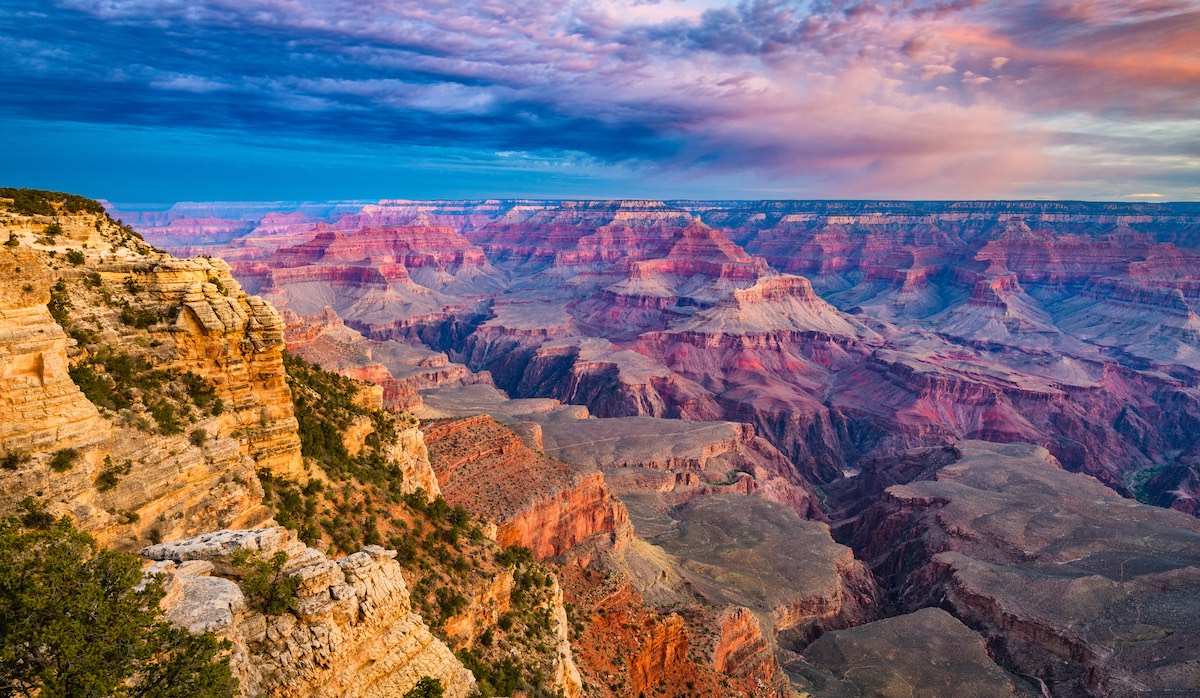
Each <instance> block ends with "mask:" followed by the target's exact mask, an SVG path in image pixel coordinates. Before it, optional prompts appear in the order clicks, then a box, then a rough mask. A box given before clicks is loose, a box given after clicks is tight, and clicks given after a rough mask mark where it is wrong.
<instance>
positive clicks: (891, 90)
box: [0, 0, 1200, 202]
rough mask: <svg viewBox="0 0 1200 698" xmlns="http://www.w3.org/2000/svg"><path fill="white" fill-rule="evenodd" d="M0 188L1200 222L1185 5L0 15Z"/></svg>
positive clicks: (240, 8) (700, 4)
mask: <svg viewBox="0 0 1200 698" xmlns="http://www.w3.org/2000/svg"><path fill="white" fill-rule="evenodd" d="M0 66H3V68H2V69H0V129H2V131H0V133H3V134H4V136H3V137H0V186H31V187H39V188H51V189H59V190H68V191H73V192H78V193H82V194H86V195H90V196H94V197H97V198H104V199H108V200H111V201H118V202H170V201H179V200H193V201H203V200H230V201H236V200H281V199H283V200H328V199H370V198H484V197H502V198H506V197H529V198H559V197H581V198H582V197H593V198H611V197H637V198H675V199H678V198H738V199H788V198H791V199H807V198H824V199H830V198H833V199H838V198H849V199H862V198H896V199H964V198H977V199H992V198H1060V199H1062V198H1069V199H1096V200H1118V201H1122V200H1123V201H1171V200H1200V0H1187V1H1181V0H1125V1H1123V2H1118V1H1115V0H1111V1H1110V0H1029V1H1026V2H986V1H982V0H897V1H896V2H840V1H837V0H828V1H816V0H811V1H810V0H741V1H740V2H733V1H729V0H511V1H508V2H505V1H502V0H412V1H403V0H0Z"/></svg>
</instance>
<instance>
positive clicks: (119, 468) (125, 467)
mask: <svg viewBox="0 0 1200 698" xmlns="http://www.w3.org/2000/svg"><path fill="white" fill-rule="evenodd" d="M131 470H133V461H131V460H129V459H128V458H126V459H125V462H124V463H122V464H121V465H113V462H112V457H111V456H105V457H104V469H103V470H101V471H100V474H99V475H97V476H96V488H97V489H99V490H100V491H101V492H107V491H109V490H111V489H112V488H114V487H116V486H117V484H118V483H119V482H120V481H121V476H122V475H128V474H129V472H130V471H131Z"/></svg>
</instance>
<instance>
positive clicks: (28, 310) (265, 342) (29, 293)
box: [0, 213, 303, 548]
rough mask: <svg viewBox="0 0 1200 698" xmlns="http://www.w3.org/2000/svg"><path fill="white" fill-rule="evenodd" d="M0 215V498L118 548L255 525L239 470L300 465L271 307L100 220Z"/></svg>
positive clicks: (206, 265)
mask: <svg viewBox="0 0 1200 698" xmlns="http://www.w3.org/2000/svg"><path fill="white" fill-rule="evenodd" d="M49 220H56V221H58V224H59V225H60V227H61V228H62V230H63V232H62V233H59V234H57V235H54V236H47V235H44V234H41V231H42V229H43V227H45V226H46V225H48V222H49ZM3 223H4V226H5V229H6V230H7V231H8V232H9V234H10V235H11V236H12V238H13V239H14V240H15V241H17V243H18V244H17V245H15V246H6V247H5V248H4V250H3V251H0V259H2V264H3V265H4V267H5V270H6V272H7V273H6V274H5V275H4V278H3V280H2V281H0V285H2V287H3V291H2V292H0V298H2V302H3V303H4V306H5V307H4V308H3V309H2V310H0V313H3V315H2V316H0V323H2V329H0V333H2V336H0V345H2V348H0V351H3V352H5V353H6V354H8V356H9V357H10V360H7V361H5V362H4V376H3V380H2V382H0V393H3V395H4V397H3V400H2V401H0V405H3V409H4V410H6V413H5V415H4V420H3V424H4V427H3V431H2V432H0V451H3V452H4V453H6V454H9V455H10V457H11V461H12V465H13V467H12V468H6V469H5V470H4V471H2V472H0V479H2V480H4V482H5V487H4V488H3V494H2V495H0V501H2V503H3V504H4V505H5V506H6V507H11V506H12V505H13V504H14V503H15V502H16V501H19V500H20V499H21V498H23V497H25V496H29V495H33V496H36V497H40V498H44V499H46V500H47V501H48V502H49V503H50V504H51V505H52V507H53V508H58V509H59V510H60V511H65V512H69V513H71V515H72V516H73V517H74V518H75V519H76V520H77V521H78V522H79V525H80V526H81V527H83V528H84V529H85V530H88V531H90V532H92V533H94V534H95V535H96V536H97V537H98V538H99V539H100V540H102V541H104V542H107V543H110V544H112V545H115V546H118V547H124V548H130V547H135V546H137V545H138V544H139V542H141V543H142V544H144V541H146V540H148V539H154V538H169V537H179V536H181V535H191V534H194V533H198V532H201V531H204V530H210V529H212V528H219V527H223V526H239V525H240V526H246V525H255V524H258V523H262V522H265V521H266V520H267V519H268V518H269V513H268V512H267V511H266V510H265V509H264V508H263V507H261V506H260V499H261V489H260V488H259V487H258V484H257V481H256V478H255V477H254V471H255V470H256V469H259V468H262V469H267V470H270V471H272V472H277V473H281V474H287V475H290V476H297V477H298V476H302V474H303V468H302V463H301V457H300V442H299V439H298V437H297V434H296V420H295V418H294V416H293V411H292V402H291V396H290V393H289V390H288V387H287V382H286V379H285V377H284V374H283V365H282V360H281V349H282V346H283V333H282V329H283V325H282V322H281V321H280V319H279V316H278V315H277V314H276V313H275V312H274V310H273V309H272V308H271V307H270V306H269V305H267V304H266V303H263V302H262V301H261V300H259V299H257V298H254V297H252V296H247V295H246V294H245V293H244V292H242V291H241V290H240V288H239V286H238V284H237V282H236V281H235V280H234V279H233V278H232V276H231V275H230V272H229V268H228V266H227V265H225V264H223V263H221V262H219V261H211V260H204V259H199V260H177V259H174V258H172V257H170V256H168V255H166V254H163V253H159V252H157V251H155V250H153V249H152V248H150V247H149V246H147V245H146V244H145V243H143V242H142V241H141V240H140V239H139V238H137V237H136V235H135V234H133V233H132V232H131V231H129V230H128V229H126V228H121V227H120V226H118V225H116V224H114V223H113V222H111V221H110V220H108V219H107V218H106V217H104V216H102V215H95V214H87V213H77V214H73V215H60V216H58V217H57V218H56V219H47V220H46V221H43V220H41V219H39V218H37V217H29V216H15V215H11V214H9V215H8V216H7V217H5V218H4V219H3ZM79 386H82V387H83V389H82V390H81V389H80V387H79ZM55 458H57V459H58V460H55Z"/></svg>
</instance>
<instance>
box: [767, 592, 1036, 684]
mask: <svg viewBox="0 0 1200 698" xmlns="http://www.w3.org/2000/svg"><path fill="white" fill-rule="evenodd" d="M788 670H789V671H791V672H793V673H795V674H799V675H800V676H802V677H803V679H802V685H803V686H804V687H805V688H806V689H807V690H808V691H810V692H811V693H812V694H813V695H814V696H830V697H832V696H858V695H869V696H905V695H913V694H914V693H917V694H919V695H931V696H978V698H1015V697H1017V696H1021V697H1024V698H1034V696H1040V695H1043V694H1042V692H1041V691H1040V690H1036V689H1035V688H1034V687H1033V686H1031V685H1029V684H1028V683H1026V682H1024V681H1021V680H1020V679H1018V678H1016V677H1014V676H1012V675H1010V674H1008V673H1007V672H1005V671H1004V670H1003V669H1001V668H1000V667H999V666H998V665H997V664H996V662H995V661H993V660H992V658H991V657H990V656H988V651H987V647H986V646H985V645H984V642H983V638H981V637H980V636H979V635H978V634H976V633H974V632H972V631H971V629H970V628H968V627H967V626H965V625H963V624H962V623H961V622H959V621H958V620H957V619H956V618H955V617H954V616H952V615H950V614H949V613H946V612H945V611H943V610H941V609H936V608H925V609H922V610H920V611H917V612H915V613H909V614H906V615H902V616H897V617H895V618H885V619H884V620H877V621H875V622H873V623H867V624H865V625H860V626H858V627H856V628H850V629H848V630H835V631H833V632H830V633H826V634H825V635H823V636H822V637H821V639H819V640H817V641H816V642H814V643H813V644H811V645H809V646H808V648H807V649H805V650H804V660H803V661H796V662H793V663H791V664H789V665H788Z"/></svg>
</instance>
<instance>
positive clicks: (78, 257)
mask: <svg viewBox="0 0 1200 698" xmlns="http://www.w3.org/2000/svg"><path fill="white" fill-rule="evenodd" d="M85 261H86V259H85V258H84V256H83V252H81V251H80V250H67V262H68V263H69V264H71V265H72V266H76V267H77V266H79V265H80V264H83V263H84V262H85Z"/></svg>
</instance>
